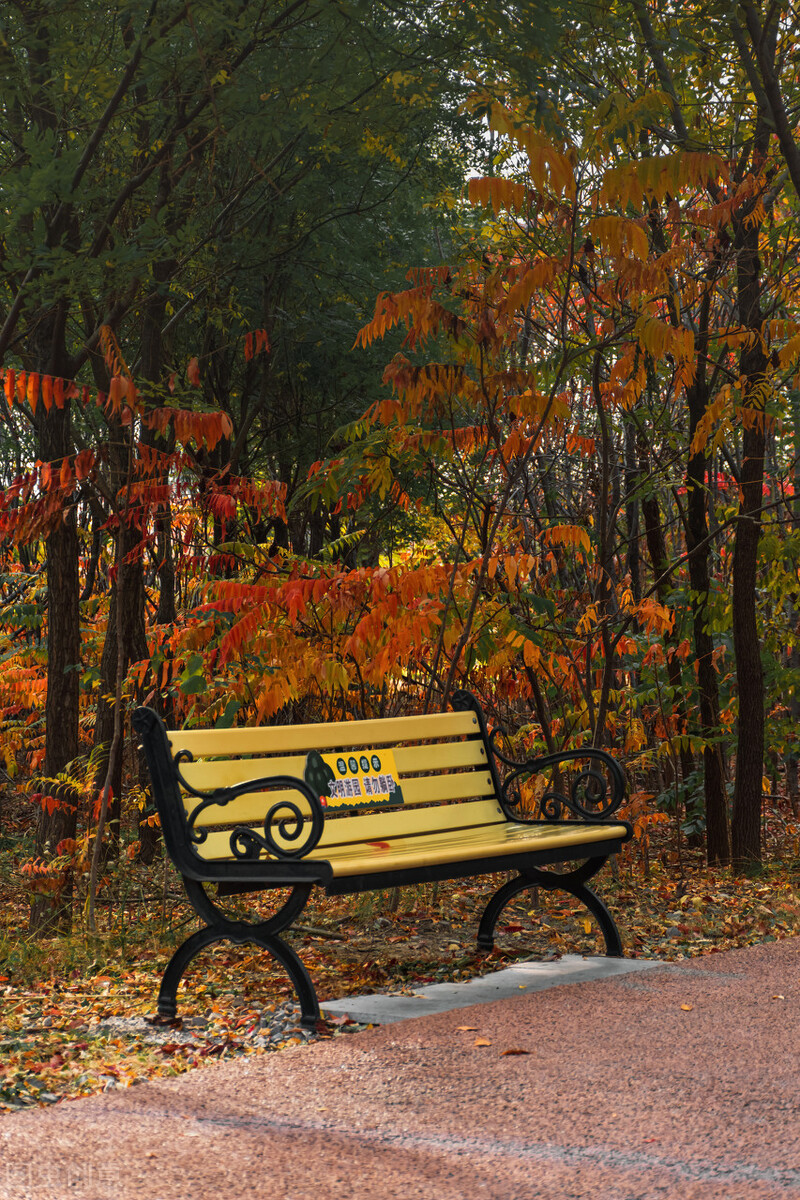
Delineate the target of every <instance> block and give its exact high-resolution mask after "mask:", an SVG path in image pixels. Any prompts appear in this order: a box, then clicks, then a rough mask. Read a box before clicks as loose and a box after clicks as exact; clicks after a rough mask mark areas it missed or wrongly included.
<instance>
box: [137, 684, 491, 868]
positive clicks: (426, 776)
mask: <svg viewBox="0 0 800 1200" xmlns="http://www.w3.org/2000/svg"><path fill="white" fill-rule="evenodd" d="M469 699H470V700H471V699H472V698H471V697H469ZM141 731H142V730H141V728H140V732H141ZM166 735H167V739H168V744H169V753H170V755H171V756H172V757H173V758H174V756H176V755H177V756H179V762H178V769H179V771H180V776H181V780H182V782H185V784H186V785H188V789H190V790H186V789H185V788H183V787H181V788H180V789H179V790H178V788H177V786H176V784H175V783H174V782H173V784H172V787H171V788H170V787H168V786H162V787H161V788H159V785H158V782H157V775H156V773H154V771H153V761H152V755H151V754H148V760H149V763H150V767H151V775H152V776H153V781H154V791H155V792H156V799H157V801H158V804H159V810H160V812H161V819H162V827H164V828H165V838H166V839H167V846H168V848H169V849H170V851H171V852H172V850H173V847H172V846H171V845H170V840H171V839H170V837H169V835H168V831H167V826H168V825H171V826H172V830H173V835H174V833H175V832H176V829H177V827H176V824H175V816H176V814H175V809H176V808H178V807H179V808H180V812H179V814H178V816H179V820H180V821H181V822H182V823H184V825H185V823H186V822H188V821H190V820H191V824H192V828H193V829H194V830H196V831H200V832H201V837H202V841H200V842H199V843H197V844H196V845H195V851H196V853H197V854H198V855H199V856H200V857H201V858H204V859H206V860H209V859H210V860H220V859H228V858H231V857H232V850H231V841H230V839H231V831H232V829H233V828H235V827H236V828H240V827H242V826H244V827H250V828H253V829H254V830H258V828H259V827H261V828H262V830H263V824H264V819H265V815H266V813H267V812H269V811H274V813H275V816H274V819H273V820H272V822H271V832H272V836H273V837H275V839H276V841H277V842H278V843H279V844H280V845H281V846H282V847H284V846H285V848H286V849H288V850H289V851H291V847H292V842H291V838H289V839H283V840H282V825H283V827H284V828H289V830H290V833H291V822H290V823H289V825H288V826H287V825H286V819H287V816H288V815H289V813H290V810H289V808H288V806H289V805H293V806H295V812H297V811H299V813H300V814H302V817H303V818H304V819H306V820H307V821H308V820H310V818H311V808H310V805H309V803H308V801H307V800H306V799H305V798H304V797H303V795H302V794H301V793H300V792H299V791H298V790H297V789H294V788H286V787H280V786H279V787H277V788H274V787H273V788H263V787H262V788H255V789H254V790H252V791H244V792H243V793H242V794H241V795H237V796H236V797H235V798H233V799H228V800H227V802H226V803H224V804H223V803H213V802H211V803H209V802H208V799H209V793H214V792H215V791H216V790H217V789H225V788H231V787H236V786H237V785H242V784H245V783H247V782H248V781H250V780H254V779H259V780H260V779H264V778H265V777H272V776H279V777H293V778H299V779H303V776H304V772H305V770H306V764H307V758H308V755H309V753H310V752H311V751H316V752H318V754H320V755H323V756H326V755H327V756H330V755H333V756H336V755H341V756H342V757H343V758H344V759H345V760H349V759H350V758H351V756H353V755H355V757H356V759H357V760H360V758H361V755H362V754H366V755H367V757H368V758H369V757H371V753H372V752H376V756H379V755H380V753H381V751H383V750H387V749H388V750H390V751H391V754H392V756H393V761H394V765H395V768H396V775H397V782H398V783H399V785H400V788H401V790H402V804H400V805H397V806H391V807H384V808H382V809H380V810H375V809H371V808H370V807H369V805H368V802H367V801H362V802H361V803H362V804H363V805H364V810H362V811H354V810H353V809H351V808H349V807H348V806H347V803H346V802H343V807H342V808H341V809H340V808H339V807H338V806H337V807H335V808H334V807H330V808H328V809H326V815H325V823H324V828H323V830H322V833H321V836H320V839H319V843H318V846H317V850H316V853H317V854H318V855H319V854H320V853H322V852H324V850H325V848H331V849H333V848H334V847H335V846H337V845H345V844H350V843H352V842H356V841H357V842H370V841H380V840H381V839H384V838H386V839H388V838H393V837H398V836H403V835H405V834H412V833H423V832H429V831H432V830H446V829H466V828H472V827H475V826H479V825H489V824H494V823H497V822H500V821H503V820H505V819H506V818H505V815H504V813H503V810H502V808H501V806H500V803H499V800H498V785H499V781H498V779H497V775H496V771H495V766H494V762H493V759H492V756H491V752H490V751H489V749H488V746H487V739H486V731H485V726H484V722H483V717H482V714H481V712H480V709H479V708H478V706H477V705H475V707H474V708H462V709H461V710H460V711H453V712H448V713H434V714H431V715H427V716H412V717H394V718H388V719H383V720H372V721H344V722H335V723H330V724H315V725H280V726H268V727H263V728H255V729H253V728H248V729H225V730H223V729H211V730H190V729H189V730H167V731H166ZM159 791H161V792H162V793H166V794H162V796H161V797H159V795H158V792H159ZM170 792H171V795H170V794H169V793H170ZM193 792H194V794H192V793H193ZM197 793H202V794H203V796H204V797H206V799H205V800H201V799H200V798H198V795H197ZM384 803H388V801H384ZM198 808H199V809H200V811H197V810H198ZM165 810H166V811H165ZM192 814H194V817H193V818H192ZM184 840H185V839H184ZM323 856H324V855H323ZM173 857H175V855H174V854H173Z"/></svg>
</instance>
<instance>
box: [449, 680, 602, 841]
mask: <svg viewBox="0 0 800 1200" xmlns="http://www.w3.org/2000/svg"><path fill="white" fill-rule="evenodd" d="M452 703H453V708H454V709H455V710H456V711H457V712H473V713H474V714H475V717H476V720H477V722H478V727H479V730H480V737H481V738H482V739H483V742H484V745H485V746H486V750H487V755H488V758H489V770H490V771H491V772H492V777H493V779H494V784H495V787H496V789H497V798H498V800H499V802H500V806H501V808H502V809H503V812H504V813H505V815H506V816H507V817H508V819H509V820H510V821H518V822H523V823H524V822H533V821H563V820H565V819H568V818H569V817H570V816H574V817H577V818H578V819H579V820H581V821H606V820H607V819H608V818H609V817H610V816H611V815H612V814H613V813H615V812H616V811H617V809H618V808H619V806H620V804H621V803H622V801H623V799H624V797H625V773H624V772H623V770H622V767H621V766H620V765H619V763H618V762H617V760H616V759H615V758H612V757H611V755H610V754H607V753H606V751H605V750H598V749H597V748H596V747H594V746H587V747H586V748H585V749H582V750H562V751H559V752H558V753H556V754H546V755H544V756H542V757H541V758H529V759H525V760H524V761H520V760H519V759H514V758H510V757H509V756H508V755H506V754H504V753H503V752H502V750H500V748H499V746H498V742H499V741H501V740H502V739H503V738H505V737H506V736H507V735H506V733H505V732H504V730H503V729H501V728H499V727H496V728H495V729H493V730H492V732H491V733H489V730H488V729H487V727H486V718H485V717H484V714H483V709H482V708H481V705H480V703H479V701H478V700H477V699H476V698H475V697H474V696H473V695H472V693H471V692H467V691H463V690H462V691H457V692H455V693H454V695H453V701H452ZM579 759H589V760H594V761H593V762H592V763H591V764H590V765H589V766H586V767H583V768H582V769H581V770H580V771H578V772H577V774H576V775H574V776H573V778H572V779H571V780H570V779H568V778H567V779H565V778H564V776H566V775H568V774H569V773H568V772H566V771H561V770H560V769H559V768H560V767H561V765H562V764H564V763H570V762H575V761H577V760H579ZM500 763H502V764H503V766H505V767H507V768H509V769H508V770H507V771H506V773H505V775H503V773H502V772H501V771H500V770H499V769H498V764H500ZM550 768H552V769H553V775H552V779H551V781H550V783H549V784H546V785H545V787H544V790H543V791H542V792H540V793H539V794H537V795H536V797H535V801H536V803H535V807H534V809H533V812H532V814H531V811H530V809H528V808H523V804H522V801H523V796H522V791H521V787H520V785H521V783H522V781H523V780H524V779H525V778H526V777H528V776H530V775H541V774H542V773H543V772H544V771H547V770H549V769H550Z"/></svg>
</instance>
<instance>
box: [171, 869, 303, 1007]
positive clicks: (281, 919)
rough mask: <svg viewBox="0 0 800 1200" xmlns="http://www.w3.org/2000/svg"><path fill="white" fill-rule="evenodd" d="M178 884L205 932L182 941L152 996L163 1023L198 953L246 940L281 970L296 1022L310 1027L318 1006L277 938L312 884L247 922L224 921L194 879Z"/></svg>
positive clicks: (300, 907) (295, 961)
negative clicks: (291, 992)
mask: <svg viewBox="0 0 800 1200" xmlns="http://www.w3.org/2000/svg"><path fill="white" fill-rule="evenodd" d="M183 882H184V886H185V888H186V894H187V895H188V897H189V900H190V901H191V903H192V907H193V908H194V910H195V912H196V913H197V915H198V916H199V917H200V918H201V920H203V921H205V928H204V929H198V930H197V932H196V933H193V934H192V935H191V937H188V938H187V939H186V941H185V942H183V943H182V945H180V946H179V947H178V949H177V950H176V951H175V953H174V954H173V956H172V958H171V959H170V961H169V963H168V964H167V969H166V970H165V972H164V976H163V978H162V980H161V988H160V990H159V993H158V1015H159V1016H160V1017H163V1018H165V1019H167V1020H171V1019H173V1018H174V1017H175V1014H176V1013H177V1007H178V1006H177V992H178V986H179V984H180V981H181V979H182V978H183V974H184V972H185V970H186V968H187V967H188V966H189V963H190V962H191V961H192V959H193V958H194V957H195V955H197V954H199V953H200V951H201V950H204V949H205V947H206V946H210V945H212V944H213V943H214V942H224V941H229V942H234V943H235V944H236V945H242V944H245V943H248V942H249V943H252V944H253V945H256V946H260V947H261V948H262V949H264V950H266V951H267V952H268V953H269V954H271V955H272V957H273V958H275V959H277V961H278V962H279V963H280V964H281V966H282V967H283V968H284V970H285V971H286V974H287V975H288V976H289V978H290V979H291V981H292V984H293V985H294V989H295V992H296V993H297V998H298V1000H299V1001H300V1009H301V1013H302V1016H301V1024H302V1025H303V1026H304V1027H305V1028H306V1029H313V1028H314V1026H315V1025H316V1023H317V1021H318V1020H319V1003H318V1001H317V994H316V992H315V991H314V985H313V983H312V982H311V976H310V975H309V973H308V971H307V970H306V968H305V967H304V966H303V963H302V962H301V960H300V958H299V956H298V955H297V954H296V953H295V951H294V950H293V949H292V947H291V946H289V945H287V943H286V942H284V941H283V939H282V938H280V937H278V934H279V933H281V932H282V931H283V930H284V929H287V928H288V927H289V926H290V925H291V923H292V922H293V921H294V920H295V919H296V918H297V917H298V916H299V914H300V913H301V912H302V910H303V909H304V908H305V906H306V902H307V900H308V897H309V895H310V894H311V889H312V887H313V886H314V885H313V883H308V884H298V885H297V886H295V887H294V888H293V889H292V892H291V895H290V896H289V897H288V899H287V900H286V903H285V904H284V905H283V907H282V908H280V909H279V910H278V911H277V912H276V913H274V914H273V915H272V916H271V917H270V918H269V919H268V920H266V921H259V922H257V923H253V924H249V923H248V922H246V921H232V920H230V918H229V917H226V916H225V914H224V913H223V912H222V910H221V909H219V908H218V907H217V906H216V904H214V902H213V901H212V900H211V899H210V898H209V896H208V895H207V894H206V892H205V890H204V888H203V886H202V884H200V883H198V882H197V881H196V880H194V879H187V878H185V877H184V880H183Z"/></svg>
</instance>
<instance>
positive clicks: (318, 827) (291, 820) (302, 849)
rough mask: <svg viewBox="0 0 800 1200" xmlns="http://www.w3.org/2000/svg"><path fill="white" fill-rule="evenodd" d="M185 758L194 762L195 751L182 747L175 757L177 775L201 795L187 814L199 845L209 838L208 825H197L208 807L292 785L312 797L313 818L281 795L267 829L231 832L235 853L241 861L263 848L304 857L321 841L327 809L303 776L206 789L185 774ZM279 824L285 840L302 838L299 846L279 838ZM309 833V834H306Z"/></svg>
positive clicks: (270, 811)
mask: <svg viewBox="0 0 800 1200" xmlns="http://www.w3.org/2000/svg"><path fill="white" fill-rule="evenodd" d="M182 762H194V755H193V754H192V753H191V752H190V751H189V750H179V751H178V753H177V754H176V755H175V757H174V759H173V764H174V769H175V776H176V778H177V780H178V782H179V783H180V785H181V787H182V788H183V789H184V791H186V792H188V793H189V795H191V796H197V798H198V799H199V800H200V801H201V803H200V804H198V805H197V806H196V807H195V808H193V809H192V811H191V812H190V813H189V815H188V817H187V822H186V824H187V830H188V834H189V840H190V841H191V842H192V843H193V844H194V845H195V846H198V845H201V844H202V843H203V842H204V841H205V840H206V838H207V836H208V833H207V831H206V830H205V829H198V828H197V827H196V823H197V819H198V817H199V816H200V814H201V813H202V812H205V810H206V809H207V808H211V807H213V806H218V807H220V808H224V807H225V805H226V804H230V802H231V800H235V799H236V798H237V796H243V795H245V793H247V792H259V791H263V790H264V789H266V788H275V787H283V788H292V789H294V790H295V791H298V792H302V794H303V796H304V797H305V799H306V800H307V801H308V805H309V809H310V811H311V819H310V820H307V819H306V814H305V813H304V812H303V810H302V809H301V808H300V806H299V804H296V803H295V802H294V801H292V800H287V799H285V798H284V799H281V800H279V801H278V802H277V803H276V804H273V805H272V807H271V808H269V809H268V810H267V812H266V814H265V816H264V827H263V833H259V832H258V831H257V830H255V829H251V828H250V827H249V826H247V825H237V826H236V827H235V828H234V829H233V830H232V831H231V835H230V846H231V853H232V854H233V856H234V858H237V859H239V860H240V861H252V860H254V859H257V858H258V857H259V855H260V854H261V852H262V851H266V852H267V854H270V855H272V856H273V857H274V858H277V859H279V860H287V859H295V858H302V857H303V856H304V855H305V854H308V853H309V852H310V851H311V850H313V849H314V847H315V846H316V844H317V842H318V841H319V839H320V837H321V835H322V830H323V828H324V826H325V812H324V810H323V808H322V805H321V804H320V800H319V796H317V795H316V794H315V792H314V790H313V789H312V788H311V787H309V785H308V784H307V783H306V782H305V780H303V779H297V778H295V777H294V776H292V775H267V776H263V777H262V778H260V779H248V780H246V781H245V782H244V783H236V784H233V785H232V786H231V787H224V788H215V789H214V790H213V791H211V792H202V791H199V790H198V789H197V788H195V787H192V785H191V784H190V783H189V782H188V781H187V780H186V779H185V778H184V777H183V774H182V773H181V769H180V764H181V763H182ZM275 828H277V830H278V833H279V834H280V836H281V838H282V839H283V841H284V842H295V841H298V840H299V839H300V838H302V841H300V844H299V845H298V846H292V847H291V848H290V847H288V846H286V845H284V844H282V843H281V842H278V841H276V839H275V836H274V833H273V830H274V829H275ZM304 833H305V837H303V834H304Z"/></svg>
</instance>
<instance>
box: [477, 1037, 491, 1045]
mask: <svg viewBox="0 0 800 1200" xmlns="http://www.w3.org/2000/svg"><path fill="white" fill-rule="evenodd" d="M491 1044H492V1043H491V1042H487V1040H486V1038H475V1045H476V1046H491Z"/></svg>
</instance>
